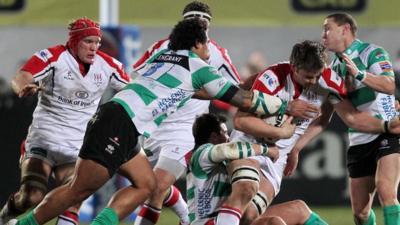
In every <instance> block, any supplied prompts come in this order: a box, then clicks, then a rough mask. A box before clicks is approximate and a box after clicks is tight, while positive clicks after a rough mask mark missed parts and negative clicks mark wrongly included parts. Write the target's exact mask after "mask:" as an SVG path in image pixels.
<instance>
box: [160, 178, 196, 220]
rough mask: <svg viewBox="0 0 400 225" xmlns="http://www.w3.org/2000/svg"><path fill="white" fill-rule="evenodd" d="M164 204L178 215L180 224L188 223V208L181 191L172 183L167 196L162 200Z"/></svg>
mask: <svg viewBox="0 0 400 225" xmlns="http://www.w3.org/2000/svg"><path fill="white" fill-rule="evenodd" d="M164 206H167V207H169V208H170V209H172V210H173V211H174V212H175V214H176V215H177V216H178V217H179V222H180V224H181V225H188V224H189V222H190V221H189V210H188V206H187V204H186V202H185V200H184V199H183V197H182V194H181V192H180V191H179V189H178V188H176V187H175V186H174V185H172V186H171V188H170V193H169V196H168V197H167V198H166V199H165V201H164Z"/></svg>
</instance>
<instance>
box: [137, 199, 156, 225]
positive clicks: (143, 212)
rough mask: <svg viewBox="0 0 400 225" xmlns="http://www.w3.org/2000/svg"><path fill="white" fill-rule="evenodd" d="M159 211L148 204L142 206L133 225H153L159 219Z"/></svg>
mask: <svg viewBox="0 0 400 225" xmlns="http://www.w3.org/2000/svg"><path fill="white" fill-rule="evenodd" d="M160 214H161V209H157V208H154V207H152V206H150V205H148V204H143V205H142V208H141V209H140V212H139V213H138V215H137V217H136V220H135V225H154V224H156V223H157V221H158V219H159V218H160Z"/></svg>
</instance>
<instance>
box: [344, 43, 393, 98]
mask: <svg viewBox="0 0 400 225" xmlns="http://www.w3.org/2000/svg"><path fill="white" fill-rule="evenodd" d="M341 58H342V60H344V62H345V63H346V68H347V70H348V72H349V74H350V75H352V76H353V77H355V79H357V80H359V81H361V82H362V83H363V84H364V85H366V86H368V87H370V88H372V89H374V90H375V91H378V92H382V93H385V94H389V95H393V94H394V91H395V89H396V85H395V81H394V72H393V69H392V65H391V62H390V59H389V57H388V55H387V53H386V52H385V51H384V50H383V49H377V50H376V52H375V53H372V54H371V55H370V56H369V59H368V60H369V61H371V65H369V70H368V71H361V70H359V69H358V67H357V66H356V64H355V63H354V62H353V60H351V59H350V57H349V56H348V55H346V54H342V55H341Z"/></svg>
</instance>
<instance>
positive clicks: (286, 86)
mask: <svg viewBox="0 0 400 225" xmlns="http://www.w3.org/2000/svg"><path fill="white" fill-rule="evenodd" d="M253 89H256V90H259V91H261V92H264V93H266V94H269V95H274V96H277V97H279V98H281V99H282V100H285V101H291V100H293V99H301V100H304V101H306V102H309V103H311V104H313V105H316V106H318V107H320V106H321V105H322V104H323V103H324V102H325V101H329V102H330V103H332V104H337V103H339V102H340V101H341V100H342V99H343V97H345V96H346V89H345V84H344V81H343V79H342V78H340V76H339V75H337V74H336V73H335V72H334V71H333V70H331V69H330V68H327V69H325V70H323V72H322V74H321V77H320V79H319V80H318V83H316V84H315V85H313V86H311V87H309V88H307V89H305V88H302V87H301V86H300V85H299V84H298V83H297V82H296V81H295V80H294V78H293V73H292V70H291V68H290V64H289V63H288V62H286V63H280V64H275V65H273V66H271V67H269V68H267V69H266V70H264V71H263V72H261V73H260V74H259V75H258V76H257V79H256V80H255V81H254V84H253ZM316 117H317V115H316ZM316 117H314V118H316ZM312 121H313V119H301V120H297V126H296V130H295V134H296V135H293V136H292V137H291V138H288V139H281V140H278V141H277V142H276V143H275V144H276V145H277V146H278V147H279V148H280V149H279V150H280V152H279V154H280V157H279V160H278V161H284V162H286V158H287V156H286V155H287V154H288V153H289V152H290V151H291V149H292V148H291V147H287V146H293V144H294V143H295V142H296V141H297V139H298V137H300V136H301V135H302V134H304V132H305V130H306V129H307V127H308V126H309V125H310V123H311V122H312ZM231 140H234V141H237V140H241V141H249V142H253V143H254V142H258V141H257V140H256V138H255V137H253V136H251V135H248V134H244V133H243V132H240V131H237V130H234V131H232V134H231Z"/></svg>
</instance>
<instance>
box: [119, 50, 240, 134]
mask: <svg viewBox="0 0 400 225" xmlns="http://www.w3.org/2000/svg"><path fill="white" fill-rule="evenodd" d="M136 72H138V73H139V74H140V76H138V77H137V78H136V79H135V80H134V82H133V83H131V84H129V85H127V86H126V87H125V88H124V89H123V90H122V91H121V92H119V93H117V94H116V95H115V96H114V98H113V99H112V100H113V101H115V102H118V103H120V104H121V105H122V106H123V107H124V108H125V110H126V111H127V113H128V114H129V116H130V117H131V118H132V121H133V123H134V124H135V126H136V128H137V130H138V131H139V132H140V133H141V134H143V135H144V136H146V137H149V136H150V134H151V133H152V132H153V131H154V130H155V129H156V128H158V126H160V124H161V123H162V122H164V120H165V119H167V118H168V117H169V115H171V114H172V113H174V112H176V110H177V109H178V108H181V107H183V106H184V105H185V104H186V103H187V101H188V100H189V99H190V98H191V97H192V96H193V94H194V93H195V92H196V91H198V90H199V89H200V88H202V87H204V88H205V89H206V90H207V92H208V94H209V95H210V96H211V97H214V98H217V99H218V98H220V97H222V96H223V95H224V94H225V92H226V91H227V90H228V89H229V88H230V87H231V86H232V85H233V84H232V83H231V82H229V81H228V80H227V79H225V78H223V77H221V76H220V75H219V74H218V71H217V70H216V69H215V68H214V67H212V66H210V65H208V64H207V63H206V62H204V61H203V60H202V59H200V58H199V57H198V56H197V55H196V54H195V53H193V52H192V51H188V50H179V51H177V52H174V51H170V50H167V49H165V50H162V51H160V52H159V53H157V54H155V55H154V56H152V57H151V58H150V59H149V60H147V62H146V64H145V65H144V66H142V67H141V68H139V69H138V70H137V71H136ZM169 138H170V139H171V136H170V137H169Z"/></svg>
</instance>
